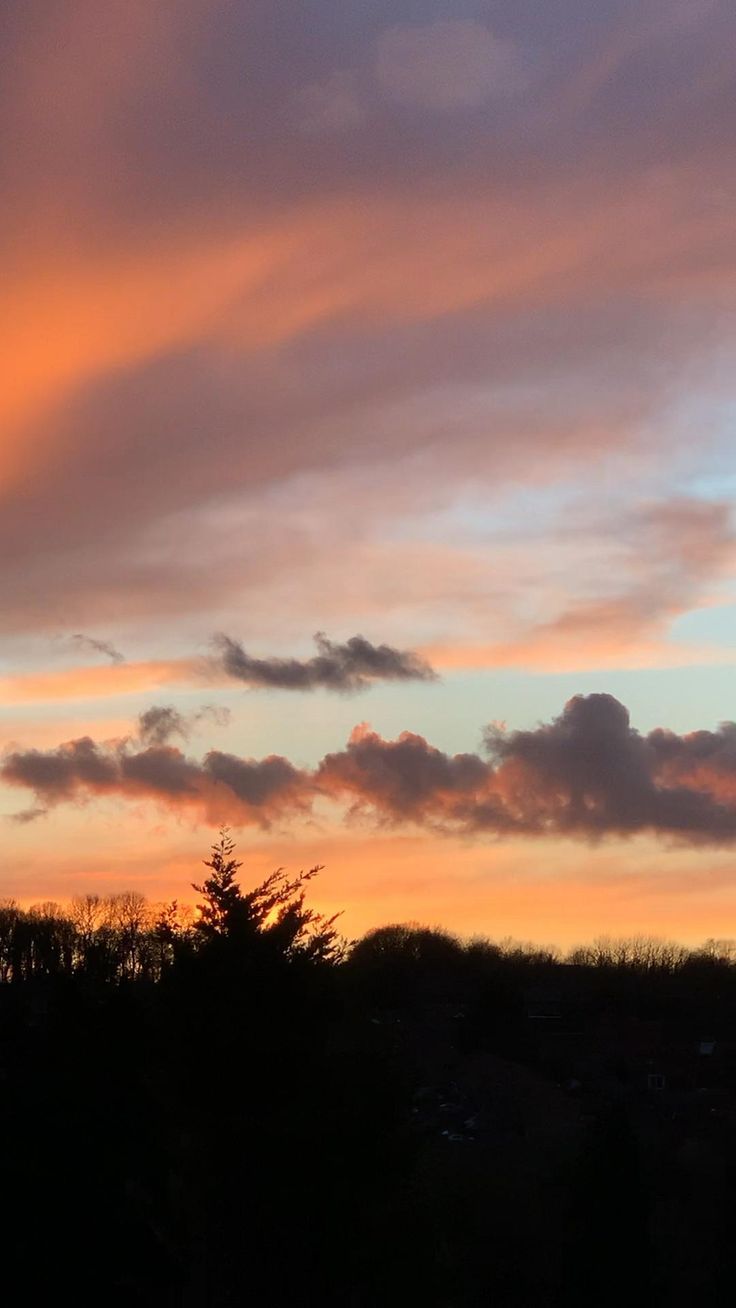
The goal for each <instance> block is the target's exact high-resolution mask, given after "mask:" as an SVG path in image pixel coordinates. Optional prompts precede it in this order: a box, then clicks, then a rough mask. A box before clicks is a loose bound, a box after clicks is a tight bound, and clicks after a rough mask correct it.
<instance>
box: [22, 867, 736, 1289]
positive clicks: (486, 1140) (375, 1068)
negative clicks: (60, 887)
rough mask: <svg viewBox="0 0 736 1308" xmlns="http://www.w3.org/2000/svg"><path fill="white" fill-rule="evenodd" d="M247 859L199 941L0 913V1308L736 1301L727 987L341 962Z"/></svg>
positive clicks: (170, 917)
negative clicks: (247, 868) (6, 1307)
mask: <svg viewBox="0 0 736 1308" xmlns="http://www.w3.org/2000/svg"><path fill="white" fill-rule="evenodd" d="M231 852H232V851H231V850H228V848H227V847H225V850H224V854H223V856H222V857H221V858H220V861H219V864H218V863H217V861H215V865H214V866H213V865H212V864H211V865H210V867H211V870H212V871H211V876H210V878H209V879H208V882H206V883H205V886H204V887H203V893H204V895H205V898H204V903H205V909H206V912H205V914H204V916H203V918H202V919H201V921H200V924H199V926H198V927H196V928H194V929H189V930H187V929H182V927H181V926H180V925H178V924H177V921H176V915H175V914H174V913H173V911H170V912H169V913H168V914H166V913H164V914H162V915H161V916H160V917H159V919H158V920H157V922H156V923H155V924H154V925H153V926H151V925H150V923H149V925H148V926H144V925H143V922H142V919H141V921H139V922H138V923H137V925H136V924H135V923H133V924H132V925H131V920H130V919H131V918H132V916H133V914H132V912H131V911H129V912H128V920H127V922H126V921H125V920H124V919H125V913H124V912H123V908H124V906H123V905H118V910H119V911H118V917H117V922H116V921H114V920H112V918H111V917H110V914H109V913H108V916H107V919H105V918H104V915H103V914H102V911H101V908H100V905H99V904H97V905H96V907H95V905H92V907H90V906H89V903H88V908H89V914H88V917H89V921H88V922H87V923H86V927H85V924H84V922H83V921H82V919H83V917H84V914H83V912H82V907H83V906H80V905H77V910H76V911H77V920H76V922H70V921H69V919H68V918H63V917H61V916H60V915H59V914H58V913H57V912H56V911H53V912H52V911H51V909H47V910H42V911H40V912H38V913H37V914H36V916H35V921H34V920H33V918H32V915H31V916H29V915H27V914H26V915H23V914H19V913H17V911H16V910H13V909H12V908H10V907H9V908H6V909H4V910H0V968H1V969H2V976H3V978H4V982H5V983H4V984H2V985H0V1110H1V1112H2V1124H3V1145H2V1171H3V1197H2V1203H3V1207H4V1213H3V1218H4V1220H3V1223H2V1237H3V1260H2V1275H3V1282H4V1285H5V1287H6V1293H5V1296H4V1298H5V1300H6V1301H7V1302H8V1303H11V1302H13V1303H15V1302H17V1303H21V1302H23V1303H27V1304H36V1303H39V1304H40V1303H46V1302H52V1301H54V1302H57V1301H58V1302H60V1301H61V1298H62V1295H63V1296H64V1297H65V1298H66V1297H69V1296H70V1297H71V1298H72V1301H73V1302H76V1303H77V1304H82V1303H85V1304H86V1303H96V1304H100V1305H108V1304H113V1305H114V1304H126V1305H136V1304H141V1305H143V1304H145V1305H148V1304H151V1305H157V1306H158V1308H167V1306H168V1305H177V1306H178V1305H190V1304H191V1305H213V1306H214V1305H217V1306H219V1305H230V1304H233V1305H236V1304H237V1305H252V1306H253V1308H261V1306H263V1308H268V1306H270V1305H273V1306H274V1308H281V1305H302V1304H305V1305H310V1304H315V1305H325V1306H326V1308H329V1306H331V1305H334V1306H335V1308H338V1306H339V1308H379V1306H381V1308H382V1306H383V1305H386V1306H392V1305H397V1306H398V1305H401V1306H402V1308H406V1306H408V1305H414V1304H417V1305H426V1306H427V1308H435V1306H436V1308H476V1305H477V1306H478V1308H479V1306H480V1305H488V1306H489V1308H490V1306H491V1305H493V1306H498V1308H502V1306H505V1305H514V1306H516V1305H519V1308H521V1306H522V1305H524V1306H525V1308H526V1306H527V1305H573V1306H575V1305H583V1304H585V1305H593V1306H601V1308H605V1306H606V1305H609V1304H610V1305H613V1304H616V1305H621V1304H629V1305H632V1304H648V1305H659V1304H662V1305H671V1306H672V1308H677V1306H679V1305H683V1306H684V1305H691V1304H692V1303H694V1302H698V1303H700V1304H711V1303H712V1304H721V1303H728V1302H730V1301H731V1299H732V1293H733V1292H732V1287H733V1285H734V1283H735V1281H734V1276H735V1274H736V1258H735V1257H734V1240H733V1212H734V1199H735V1198H736V1028H735V1027H734V1018H735V1016H736V967H734V966H733V965H732V964H731V963H730V962H729V961H728V959H727V958H726V957H723V956H720V955H719V951H717V950H714V949H711V950H710V951H703V952H700V953H696V954H690V955H685V954H683V953H678V952H677V951H669V950H667V949H659V948H657V947H653V946H651V945H649V944H646V943H645V942H638V943H637V944H635V945H633V946H629V947H628V949H627V950H621V949H619V950H618V951H617V950H616V949H614V948H609V949H599V950H598V952H597V953H596V952H595V951H590V952H589V953H588V954H580V955H578V956H577V957H576V958H575V960H574V961H571V962H570V961H568V962H566V963H560V962H557V961H555V959H554V958H552V957H550V956H548V955H546V954H543V953H533V952H530V951H523V950H516V951H515V950H513V949H506V950H504V949H499V948H498V947H494V946H492V945H489V944H484V943H480V944H475V945H471V946H462V945H460V944H458V943H457V942H456V941H453V940H452V939H450V938H449V937H445V936H444V935H442V934H441V933H439V932H431V931H420V930H418V929H407V928H387V929H385V930H384V931H379V932H376V933H373V934H372V935H370V936H369V937H366V939H365V940H363V941H362V942H360V943H359V944H358V945H357V946H356V947H354V948H353V949H352V951H349V952H348V954H347V957H345V956H344V954H343V953H342V951H341V948H340V942H339V940H338V938H337V936H336V934H335V930H334V926H333V924H331V923H324V922H321V921H319V920H318V919H316V918H314V916H313V915H312V914H311V913H310V912H309V910H308V909H307V907H306V905H305V899H304V884H303V883H302V882H299V881H297V882H292V883H289V882H287V881H286V880H285V879H284V878H282V879H281V881H280V882H275V883H274V882H271V890H270V892H268V893H266V895H265V898H264V897H263V892H264V889H265V888H264V887H260V888H259V890H258V891H257V892H253V893H252V894H251V895H250V896H248V895H245V896H244V895H242V894H241V893H240V891H239V890H238V889H237V885H236V883H235V882H234V880H233V875H234V871H235V870H236V868H237V864H235V863H234V862H233V860H232V859H230V862H229V863H228V858H227V857H226V856H227V854H228V853H230V854H231ZM228 867H230V868H231V873H230V875H229V878H228V875H227V868H228ZM218 879H219V880H218ZM267 884H268V883H267ZM275 892H277V895H280V896H281V897H280V898H278V897H277V900H276V902H275V903H274V902H272V901H273V895H274V893H275ZM269 894H270V899H269ZM258 895H261V898H260V899H259V898H258ZM93 908H94V910H95V911H94V912H93ZM128 909H129V910H130V904H128ZM98 910H99V911H98ZM14 913H15V917H13V914H14ZM95 913H96V914H97V919H96V920H94V919H95ZM208 913H209V917H208V916H207V914H208ZM64 922H66V924H67V925H66V927H64V926H63V925H62V924H63V923H64ZM65 932H66V934H65Z"/></svg>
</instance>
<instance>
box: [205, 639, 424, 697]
mask: <svg viewBox="0 0 736 1308" xmlns="http://www.w3.org/2000/svg"><path fill="white" fill-rule="evenodd" d="M314 640H315V644H316V645H317V649H318V651H319V653H317V654H315V655H314V656H313V657H312V658H311V659H293V658H292V659H283V658H267V659H258V658H253V657H252V656H251V655H250V654H248V653H246V651H245V650H244V649H243V646H242V645H241V644H240V643H239V641H237V640H233V639H232V638H231V637H230V636H226V635H222V634H221V635H218V636H216V637H215V646H216V648H217V651H218V659H219V662H220V664H221V666H222V668H223V670H224V671H225V672H226V673H227V674H228V676H230V677H233V678H234V679H235V680H236V681H243V682H245V683H246V684H247V685H249V686H254V687H256V686H257V687H263V688H267V689H272V690H317V689H318V688H321V689H324V690H336V691H348V692H349V691H358V690H365V689H366V688H367V687H368V686H369V685H371V683H372V682H375V681H433V680H435V678H436V673H435V672H434V671H433V669H432V668H431V667H430V666H429V664H428V663H426V662H425V660H424V659H422V658H420V657H419V655H418V654H414V653H413V652H412V651H411V650H398V649H394V648H393V646H391V645H373V644H371V642H370V641H369V640H366V639H365V637H364V636H351V637H350V639H349V640H347V641H345V643H344V644H338V643H337V642H335V641H331V640H328V638H327V636H325V635H324V633H323V632H317V634H316V636H315V637H314Z"/></svg>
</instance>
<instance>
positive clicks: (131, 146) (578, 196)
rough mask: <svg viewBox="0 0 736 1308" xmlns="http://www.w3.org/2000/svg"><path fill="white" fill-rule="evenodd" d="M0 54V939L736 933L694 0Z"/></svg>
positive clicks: (713, 145)
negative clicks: (69, 924)
mask: <svg viewBox="0 0 736 1308" xmlns="http://www.w3.org/2000/svg"><path fill="white" fill-rule="evenodd" d="M0 49H1V51H2V54H1V58H2V64H3V74H2V78H1V79H0V151H1V154H2V161H3V162H2V168H3V188H2V191H3V203H2V207H1V208H0V262H1V268H2V295H3V304H4V311H3V314H2V321H1V322H0V336H1V337H2V357H3V360H4V379H3V385H2V387H1V388H0V496H1V507H0V701H1V703H2V718H1V722H0V814H1V815H2V836H3V840H2V850H3V853H2V867H1V870H0V896H14V897H16V898H18V899H19V900H21V901H22V902H24V903H32V902H35V901H38V900H46V899H55V900H64V899H67V898H68V897H69V896H71V895H74V894H78V893H80V892H84V891H87V890H95V891H100V892H102V893H105V892H108V891H113V890H121V889H127V888H134V889H139V890H142V891H143V892H145V893H146V894H147V895H148V896H150V897H151V898H152V899H156V900H158V899H162V898H171V897H173V896H177V897H178V898H180V899H186V898H187V897H189V896H191V895H192V893H193V892H191V890H190V889H189V884H190V882H191V881H192V880H193V879H197V877H198V872H197V861H198V860H199V859H201V858H202V857H203V855H205V854H206V851H207V848H208V846H209V844H210V843H211V841H212V839H213V838H214V834H215V833H216V830H217V827H218V826H219V825H220V823H223V822H224V823H229V824H230V825H231V827H232V828H233V831H234V834H235V836H236V839H237V841H238V849H239V853H240V856H241V857H242V858H243V860H244V868H243V875H244V879H245V880H246V881H252V880H256V879H257V880H260V879H262V877H263V876H265V875H266V873H268V872H269V871H270V870H271V869H272V868H273V867H275V866H278V865H284V866H286V867H287V868H289V869H290V870H291V871H297V870H298V869H299V868H300V867H306V866H311V865H312V864H314V863H321V864H324V865H325V870H324V872H323V873H322V875H321V877H320V878H319V881H318V882H317V883H315V893H314V899H315V901H316V903H317V906H318V907H322V908H325V909H330V910H332V911H334V910H336V909H338V908H342V909H344V910H345V915H344V919H343V927H344V930H345V932H346V934H348V935H349V936H355V935H357V934H358V933H360V932H361V931H363V930H365V929H366V928H368V927H370V926H374V925H377V924H379V923H382V922H386V921H397V920H400V921H406V920H418V921H423V922H429V923H431V924H442V925H444V926H446V927H448V928H450V929H452V930H456V931H458V932H461V933H463V934H474V933H482V934H487V935H490V936H493V937H502V936H506V935H513V936H515V937H520V938H523V939H530V940H535V941H540V942H545V943H546V942H557V943H559V944H561V945H568V944H573V943H576V942H578V941H582V940H585V939H588V938H591V937H593V936H595V935H597V934H601V933H604V932H606V933H612V934H621V933H626V934H629V933H635V932H651V933H654V934H657V935H663V936H674V937H676V938H679V939H680V940H683V941H685V942H688V943H695V942H698V941H702V940H703V939H705V938H706V937H709V936H718V937H729V936H736V727H733V726H729V725H728V723H729V720H730V719H732V718H735V717H736V703H735V701H734V672H735V667H736V520H735V517H734V499H735V497H736V457H735V451H736V442H735V440H734V421H735V418H736V381H735V380H734V377H735V376H736V373H735V371H734V366H733V346H734V337H735V335H736V323H735V322H734V305H735V302H736V296H735V295H734V292H735V290H736V221H735V218H734V214H735V212H736V209H735V206H736V188H735V187H734V181H735V179H736V157H735V155H736V145H735V143H736V60H735V59H734V52H735V50H736V8H735V7H734V5H733V0H587V3H581V2H580V0H513V3H512V2H511V0H506V3H503V2H502V0H496V2H495V3H491V2H486V3H483V2H481V0H373V2H372V3H369V4H366V3H363V2H362V0H169V2H168V3H165V4H156V3H151V0H105V3H100V0H5V3H3V4H2V6H0ZM315 636H316V637H317V638H316V640H315ZM576 696H577V697H580V698H573V697H576ZM591 696H592V698H591ZM570 701H572V702H570ZM566 705H567V707H566ZM626 710H628V714H629V720H628V721H627V718H626ZM724 723H725V724H726V725H722V724H724Z"/></svg>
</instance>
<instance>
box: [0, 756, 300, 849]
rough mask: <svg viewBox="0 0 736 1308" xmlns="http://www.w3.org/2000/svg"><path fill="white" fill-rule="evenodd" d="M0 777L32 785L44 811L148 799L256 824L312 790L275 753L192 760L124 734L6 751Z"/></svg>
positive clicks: (288, 809) (294, 805) (205, 816)
mask: <svg viewBox="0 0 736 1308" xmlns="http://www.w3.org/2000/svg"><path fill="white" fill-rule="evenodd" d="M0 777H2V779H3V781H4V782H5V783H6V784H7V785H9V786H15V787H19V788H24V789H28V790H30V791H32V792H33V793H34V794H35V796H36V798H37V801H38V807H39V808H42V809H44V810H45V809H47V808H52V807H54V806H55V805H57V804H61V803H84V802H87V801H89V800H91V799H94V798H104V797H108V796H113V797H117V798H120V799H125V800H128V801H139V800H151V801H153V802H154V803H159V804H162V805H164V806H166V807H167V808H170V809H173V810H174V811H177V812H182V813H184V812H191V813H192V814H193V815H194V816H196V817H199V818H200V819H202V820H204V821H206V822H214V823H218V822H221V821H224V820H227V821H232V822H233V823H236V824H238V825H257V826H261V827H267V826H268V825H269V824H270V822H271V821H272V820H274V819H276V818H279V817H282V816H284V815H285V814H287V813H293V812H295V811H300V810H303V809H305V808H306V807H307V806H308V803H309V799H310V797H311V793H312V784H311V781H310V779H309V778H308V777H307V775H306V774H305V773H303V772H300V771H299V769H297V768H295V767H294V766H293V765H292V764H291V763H289V761H288V760H287V759H284V758H279V757H277V756H271V757H268V758H265V759H242V758H234V757H232V756H231V755H229V754H224V753H221V752H220V751H218V750H211V751H210V752H209V753H208V754H206V755H205V757H204V759H203V760H202V761H201V762H195V761H193V760H191V759H188V758H187V757H186V756H185V755H184V754H183V753H182V751H181V750H179V749H177V748H175V747H173V746H171V745H148V746H145V747H143V748H140V749H136V748H135V747H133V746H132V745H131V744H130V742H129V741H122V742H111V743H96V742H95V741H93V740H91V739H90V738H89V737H83V738H81V739H79V740H72V741H69V742H67V743H65V744H63V745H59V746H58V747H57V748H56V749H52V750H35V749H31V750H15V751H12V752H9V753H7V754H6V755H5V757H4V759H3V760H2V764H1V765H0ZM31 811H33V810H27V812H31ZM21 820H22V819H21Z"/></svg>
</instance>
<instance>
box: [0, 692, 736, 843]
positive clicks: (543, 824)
mask: <svg viewBox="0 0 736 1308" xmlns="http://www.w3.org/2000/svg"><path fill="white" fill-rule="evenodd" d="M159 715H160V716H159V719H158V721H159V722H160V723H161V724H163V725H164V726H166V728H167V731H166V732H164V733H163V735H164V738H166V735H167V734H171V729H172V723H171V722H170V721H169V719H168V717H167V716H166V710H159ZM153 727H154V731H153V734H152V735H151V734H150V733H149V735H148V739H149V741H151V743H146V733H145V730H144V731H143V744H142V746H139V745H138V744H136V743H133V742H131V741H130V740H125V741H122V742H108V743H101V744H97V743H95V742H94V741H93V740H92V739H91V738H89V737H83V738H81V739H79V740H75V741H70V742H68V743H66V744H63V745H60V746H58V748H56V749H52V750H14V751H12V752H8V753H6V755H5V757H4V759H3V761H2V764H1V765H0V778H1V779H2V780H3V781H4V782H5V784H6V785H9V786H12V787H16V788H19V789H25V790H28V791H30V792H31V793H32V794H33V795H34V797H35V801H36V805H37V806H38V807H39V808H43V809H47V808H52V807H54V806H55V805H58V804H62V803H69V802H84V801H87V800H90V799H92V798H95V797H105V796H108V797H117V798H121V799H126V800H143V799H147V800H151V801H154V802H156V803H159V804H161V805H163V806H164V807H167V808H169V809H171V810H173V811H175V812H183V813H188V814H190V815H191V816H194V817H197V818H199V819H200V820H202V821H205V822H218V821H224V820H227V821H229V822H232V823H233V824H234V825H243V826H245V825H256V826H263V827H267V826H269V825H270V824H271V823H272V822H273V821H275V820H284V819H286V818H289V817H294V816H302V817H303V816H305V815H307V814H309V813H310V812H311V810H312V807H313V804H314V802H315V801H316V800H317V799H318V798H320V799H328V800H332V801H334V802H336V803H338V804H340V805H342V806H343V807H345V806H346V807H347V809H348V811H349V812H350V811H352V812H353V813H364V814H366V815H368V816H370V817H372V818H374V819H375V820H377V821H378V822H379V823H381V824H384V825H391V826H403V825H410V826H411V825H414V826H419V827H423V828H425V829H428V830H431V831H434V832H437V833H441V834H455V835H457V834H465V835H476V836H483V835H486V836H491V837H494V838H496V837H511V836H527V837H528V836H532V837H558V838H559V837H563V838H571V839H577V840H580V839H582V840H600V839H603V838H606V837H618V838H621V837H629V836H634V835H639V834H650V835H651V834H654V835H658V836H660V837H663V838H666V839H670V840H674V841H678V842H683V843H689V844H710V845H722V846H728V845H731V844H732V843H733V842H734V841H736V724H734V723H724V724H723V725H722V726H721V727H719V729H718V730H717V731H697V732H694V733H691V734H689V735H678V734H676V733H674V732H671V731H668V730H665V729H663V728H658V729H657V730H655V731H651V732H649V733H648V734H647V735H642V734H641V733H639V732H638V731H636V730H635V729H634V728H632V727H631V725H630V722H629V715H628V712H627V710H626V709H625V708H624V706H623V705H622V704H621V703H619V701H618V700H616V699H614V697H613V696H611V695H604V694H594V695H588V696H582V695H577V696H575V697H574V698H573V699H571V700H570V701H569V702H568V703H567V705H566V706H565V708H564V710H563V712H562V713H561V714H560V715H559V716H558V717H556V718H554V719H553V720H552V721H551V722H549V723H546V724H542V725H540V726H538V727H536V728H534V729H533V730H529V731H514V732H506V731H503V730H500V729H499V728H496V727H493V728H488V729H487V731H486V733H485V745H486V751H485V753H484V754H481V753H466V754H455V755H449V754H446V753H444V752H443V751H442V750H440V749H437V748H435V747H434V746H433V745H431V744H429V743H428V742H427V741H426V740H425V739H424V738H423V737H422V736H420V735H416V734H414V733H412V732H403V733H402V734H401V735H400V736H399V737H398V738H397V739H396V740H384V739H383V738H382V737H381V736H379V735H378V734H377V733H376V732H374V731H372V730H371V729H370V728H369V727H367V726H361V727H357V728H356V729H355V730H354V732H353V733H352V735H351V737H350V739H349V741H348V744H347V746H346V747H345V749H343V750H341V751H338V752H336V753H330V754H327V755H326V756H325V757H324V758H323V759H322V760H321V762H320V763H319V764H318V765H317V766H316V767H315V768H314V769H305V768H298V767H296V766H295V765H294V764H292V763H291V762H289V760H287V759H285V758H283V757H280V756H277V755H271V756H269V757H267V758H265V759H260V760H256V759H245V758H239V757H237V756H236V755H233V754H228V753H223V752H221V751H219V750H211V751H210V752H209V753H208V754H206V755H205V757H204V759H203V760H202V761H201V762H196V761H194V760H191V759H189V758H187V757H186V756H185V755H184V754H183V752H182V751H181V750H180V749H177V748H175V747H173V746H171V745H168V744H164V743H162V741H160V740H159V739H158V738H157V737H156V734H155V728H156V723H153ZM173 730H174V731H176V730H177V723H176V722H174V723H173Z"/></svg>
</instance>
